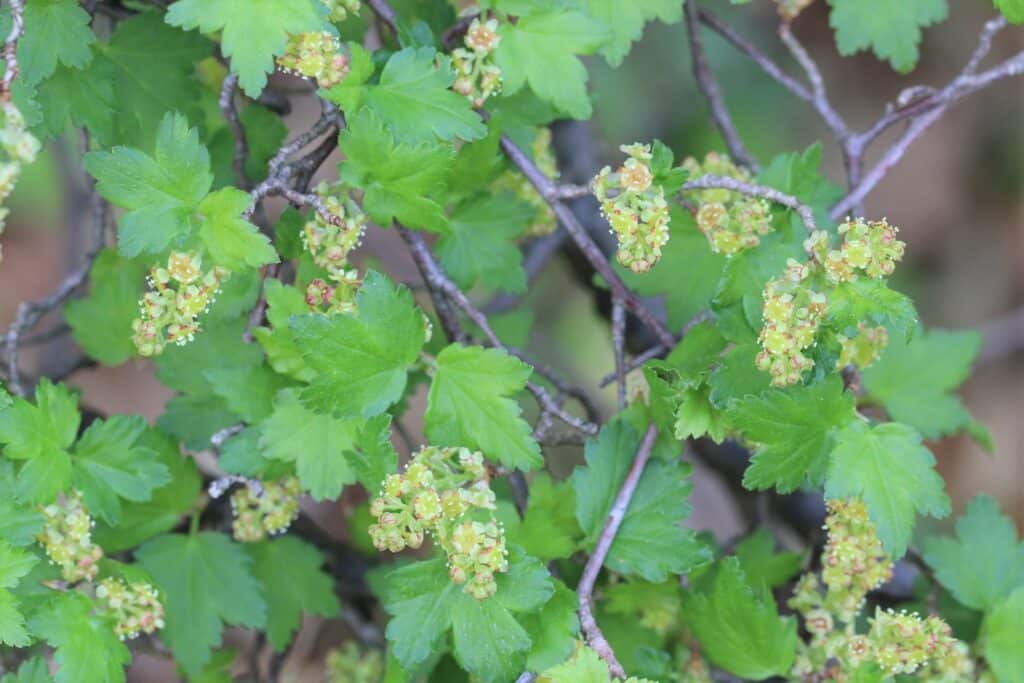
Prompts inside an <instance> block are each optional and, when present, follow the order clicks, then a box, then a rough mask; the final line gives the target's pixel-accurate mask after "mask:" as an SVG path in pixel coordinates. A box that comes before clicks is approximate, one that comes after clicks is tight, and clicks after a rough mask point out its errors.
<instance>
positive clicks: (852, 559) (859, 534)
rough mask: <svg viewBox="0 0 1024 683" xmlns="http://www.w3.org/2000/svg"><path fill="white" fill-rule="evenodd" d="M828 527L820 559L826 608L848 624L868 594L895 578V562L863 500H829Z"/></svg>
mask: <svg viewBox="0 0 1024 683" xmlns="http://www.w3.org/2000/svg"><path fill="white" fill-rule="evenodd" d="M825 528H826V529H827V530H828V543H826V544H825V550H824V553H823V555H822V560H821V563H822V570H821V578H822V580H823V581H824V582H825V585H826V586H827V587H828V593H827V595H826V596H825V607H826V608H827V609H828V610H829V611H831V612H832V613H833V614H835V615H837V616H838V617H839V618H840V619H841V620H842V621H844V622H846V623H849V622H850V621H852V620H853V617H854V615H855V614H856V613H857V612H859V611H860V609H861V607H862V606H863V605H864V598H865V597H866V596H867V594H868V591H871V590H874V589H875V588H877V587H878V586H880V585H882V583H884V582H885V581H888V580H889V578H890V577H891V576H892V560H891V559H890V558H889V556H888V555H886V554H885V550H884V549H883V548H882V542H881V541H880V540H879V539H878V532H877V531H876V530H875V525H874V523H873V522H872V521H871V519H870V517H868V511H867V508H866V507H865V506H864V503H863V501H861V500H858V499H855V498H854V499H850V500H838V499H834V500H830V501H828V516H827V517H826V518H825Z"/></svg>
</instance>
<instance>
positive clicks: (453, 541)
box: [369, 446, 508, 600]
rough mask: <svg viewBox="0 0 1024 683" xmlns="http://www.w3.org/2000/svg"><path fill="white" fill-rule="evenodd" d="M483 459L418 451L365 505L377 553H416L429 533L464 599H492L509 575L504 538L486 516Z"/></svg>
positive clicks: (489, 500)
mask: <svg viewBox="0 0 1024 683" xmlns="http://www.w3.org/2000/svg"><path fill="white" fill-rule="evenodd" d="M489 480H490V477H489V474H488V472H487V468H486V467H485V466H484V460H483V456H482V455H481V454H480V453H479V452H475V451H470V450H469V449H468V448H437V447H434V446H427V447H424V448H422V449H420V450H419V451H418V452H417V453H416V454H415V455H414V456H413V459H412V462H410V463H409V466H408V467H406V469H405V472H404V473H402V474H391V475H389V476H388V477H387V478H386V479H385V480H384V483H383V486H382V488H381V492H380V495H379V496H378V497H377V498H375V499H374V501H373V503H372V504H371V505H370V512H371V514H372V515H373V516H374V517H376V518H377V523H376V524H373V525H371V526H370V530H369V531H370V538H371V539H372V540H373V544H374V545H375V546H376V547H377V549H378V550H390V551H391V552H398V551H400V550H403V549H405V548H419V547H420V546H421V545H422V544H423V541H424V539H425V537H426V535H427V534H428V533H429V534H431V535H432V536H433V538H434V541H435V542H436V543H437V544H438V545H439V546H441V548H442V549H443V550H444V551H445V554H446V555H447V557H448V570H449V576H450V577H451V579H452V581H453V582H455V583H457V584H461V585H462V586H463V590H464V591H465V592H466V593H468V594H469V595H471V596H473V597H474V598H477V599H478V600H482V599H484V598H486V597H489V596H491V595H493V594H494V592H495V591H496V590H497V584H496V583H495V581H494V575H495V574H496V573H499V572H505V571H508V550H507V549H506V548H505V533H504V530H503V529H502V527H501V525H500V524H498V523H497V522H496V521H495V519H494V516H493V513H490V511H492V510H494V507H495V503H494V500H495V499H494V492H493V491H491V488H490V485H489ZM484 511H486V512H487V513H488V514H486V515H483V516H482V515H481V514H480V513H482V512H484Z"/></svg>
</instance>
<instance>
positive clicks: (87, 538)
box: [36, 493, 103, 583]
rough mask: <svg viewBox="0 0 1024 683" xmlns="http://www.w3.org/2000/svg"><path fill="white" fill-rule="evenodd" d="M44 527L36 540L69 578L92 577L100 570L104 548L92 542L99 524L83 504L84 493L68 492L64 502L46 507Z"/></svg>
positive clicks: (69, 579)
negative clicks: (95, 526) (94, 526)
mask: <svg viewBox="0 0 1024 683" xmlns="http://www.w3.org/2000/svg"><path fill="white" fill-rule="evenodd" d="M42 512H43V530H42V531H41V532H40V533H39V535H38V536H37V537H36V540H37V541H38V542H39V544H40V545H41V546H43V550H45V551H46V555H47V556H48V557H49V558H50V562H51V563H53V564H56V565H58V566H59V567H60V571H61V575H62V576H63V577H64V580H65V581H68V582H70V583H77V582H78V581H91V580H92V579H94V578H96V574H97V572H99V565H98V562H99V561H100V558H101V557H103V549H102V548H100V547H99V546H98V545H93V542H92V527H93V525H94V524H95V522H93V519H92V517H90V516H89V512H88V511H87V510H86V509H85V506H84V505H83V504H82V497H81V495H80V494H78V493H75V494H74V495H71V496H68V497H67V498H65V499H64V501H63V502H61V503H54V504H52V505H47V506H46V507H44V508H43V509H42Z"/></svg>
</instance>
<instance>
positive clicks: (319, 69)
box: [277, 31, 350, 88]
mask: <svg viewBox="0 0 1024 683" xmlns="http://www.w3.org/2000/svg"><path fill="white" fill-rule="evenodd" d="M277 64H278V66H280V67H281V69H283V70H284V71H287V72H288V73H291V74H295V75H296V76H302V77H303V78H312V79H313V80H315V81H316V82H317V85H319V86H320V87H321V88H330V87H332V86H335V85H337V84H338V83H341V82H342V80H344V78H345V76H347V75H348V72H349V68H350V67H349V59H348V56H347V55H346V54H345V53H343V52H342V51H341V43H340V42H339V41H338V39H337V38H336V37H335V36H333V35H331V34H330V33H328V32H326V31H312V32H310V33H297V34H295V35H293V36H291V37H290V38H289V39H288V46H287V47H286V48H285V52H284V54H283V55H281V56H280V57H278V58H277Z"/></svg>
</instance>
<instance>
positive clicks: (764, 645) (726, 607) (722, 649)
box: [683, 557, 798, 681]
mask: <svg viewBox="0 0 1024 683" xmlns="http://www.w3.org/2000/svg"><path fill="white" fill-rule="evenodd" d="M683 614H684V615H685V619H686V622H687V623H688V624H689V625H690V628H691V629H692V630H693V633H694V635H695V636H696V637H697V639H698V640H699V641H700V644H701V648H702V651H703V653H704V654H705V655H706V656H707V658H708V659H710V660H711V661H712V662H713V663H714V664H715V665H716V666H719V667H721V668H722V669H725V670H726V671H728V672H730V673H733V674H735V675H737V676H739V677H741V678H747V679H753V680H757V681H760V680H764V679H765V678H770V677H772V676H785V675H786V674H788V673H789V667H790V666H792V664H793V659H794V657H795V656H796V647H797V642H798V638H797V633H796V620H795V619H794V618H793V617H786V618H782V617H780V616H779V614H778V612H777V611H776V608H775V601H774V600H773V599H772V597H771V594H770V593H763V594H762V593H757V592H755V591H754V590H753V588H752V587H751V586H750V584H749V583H748V582H747V578H746V576H745V575H744V573H743V569H742V568H741V567H740V563H739V560H737V559H736V558H734V557H727V558H725V559H724V560H722V562H721V564H720V565H719V567H718V571H717V573H716V574H715V578H714V580H713V582H712V584H711V587H710V589H709V590H708V592H707V593H706V594H705V593H694V594H692V595H691V596H690V597H689V598H688V599H687V600H686V602H685V603H684V605H683Z"/></svg>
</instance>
